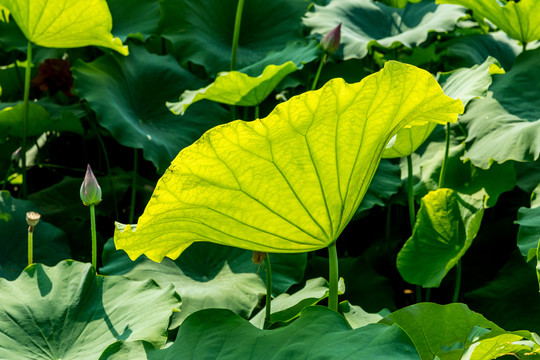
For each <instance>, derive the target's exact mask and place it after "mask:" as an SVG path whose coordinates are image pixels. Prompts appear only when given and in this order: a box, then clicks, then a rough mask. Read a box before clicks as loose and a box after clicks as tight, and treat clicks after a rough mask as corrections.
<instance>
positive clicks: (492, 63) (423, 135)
mask: <svg viewBox="0 0 540 360" xmlns="http://www.w3.org/2000/svg"><path fill="white" fill-rule="evenodd" d="M496 62H497V60H496V59H495V58H492V57H489V58H488V59H487V60H486V61H484V63H483V64H481V65H475V66H473V67H471V68H461V69H457V70H454V71H450V72H447V73H439V74H438V79H437V80H438V81H439V84H441V87H442V89H443V91H444V93H445V94H446V95H448V96H450V97H451V98H453V99H460V100H461V101H462V102H463V106H467V104H468V103H469V102H470V101H471V100H472V99H473V98H476V97H484V96H486V94H487V91H488V88H489V86H490V85H491V82H492V78H491V75H493V74H500V73H504V71H503V70H501V68H500V67H499V66H498V65H497V64H496ZM436 126H437V124H435V123H427V124H420V125H410V126H407V127H404V128H403V129H401V130H399V131H398V133H397V134H396V138H395V141H394V143H393V145H392V146H391V147H389V148H386V149H384V153H383V158H394V157H405V156H409V155H411V154H412V153H413V152H415V151H416V149H418V147H419V146H420V145H422V144H423V143H424V141H426V139H427V138H428V137H429V135H431V133H432V132H433V130H435V127H436Z"/></svg>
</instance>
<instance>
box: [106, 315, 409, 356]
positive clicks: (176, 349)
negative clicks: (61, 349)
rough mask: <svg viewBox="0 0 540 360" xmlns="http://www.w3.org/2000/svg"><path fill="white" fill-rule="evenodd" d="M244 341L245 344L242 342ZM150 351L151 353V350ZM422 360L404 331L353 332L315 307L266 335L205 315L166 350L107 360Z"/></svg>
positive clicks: (228, 318) (119, 349)
mask: <svg viewBox="0 0 540 360" xmlns="http://www.w3.org/2000/svg"><path fill="white" fill-rule="evenodd" d="M239 339H241V341H239ZM145 348H146V350H145ZM299 357H300V358H306V359H336V360H337V359H348V358H356V359H373V360H383V359H402V360H409V359H411V360H412V359H418V353H417V352H416V350H415V349H414V346H413V345H412V344H411V342H410V340H409V339H408V338H407V336H406V335H405V334H404V333H403V331H402V330H401V329H400V328H399V327H398V326H387V325H382V324H371V325H368V326H364V327H362V328H358V329H354V330H351V327H350V326H349V324H347V321H346V320H345V319H344V318H343V317H342V316H341V315H339V314H337V313H336V312H333V311H331V310H329V309H327V308H324V307H319V306H315V307H309V308H307V309H306V310H304V312H303V313H302V315H301V316H300V318H299V319H298V320H296V321H295V322H294V323H292V324H291V325H289V326H287V327H284V328H280V329H276V330H261V329H258V328H256V327H254V326H253V325H251V324H250V323H249V322H247V320H244V319H242V318H240V317H239V316H238V315H236V314H234V313H232V312H230V311H227V310H204V311H200V312H198V313H195V314H193V315H191V316H190V317H189V318H188V319H187V320H186V321H185V322H184V323H183V324H182V326H181V327H180V329H179V331H178V336H177V340H176V341H175V342H174V344H173V345H172V346H170V347H169V348H167V349H163V350H154V349H150V348H149V347H148V346H145V345H144V344H142V343H140V342H139V343H128V342H122V343H118V344H115V345H114V346H111V347H110V348H109V349H107V350H106V351H105V352H104V354H103V358H102V359H104V360H105V359H106V360H117V359H126V358H134V359H149V360H157V359H220V360H236V359H268V358H270V359H275V360H288V359H296V358H299Z"/></svg>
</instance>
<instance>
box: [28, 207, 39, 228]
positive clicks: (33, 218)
mask: <svg viewBox="0 0 540 360" xmlns="http://www.w3.org/2000/svg"><path fill="white" fill-rule="evenodd" d="M39 219H41V215H40V214H38V213H37V212H34V211H29V212H27V213H26V223H27V224H28V226H31V227H34V226H36V225H37V224H38V223H39Z"/></svg>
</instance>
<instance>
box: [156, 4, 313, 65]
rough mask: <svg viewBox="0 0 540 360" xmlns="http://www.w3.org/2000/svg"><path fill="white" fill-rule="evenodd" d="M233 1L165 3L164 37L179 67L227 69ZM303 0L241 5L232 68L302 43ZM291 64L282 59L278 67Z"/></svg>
mask: <svg viewBox="0 0 540 360" xmlns="http://www.w3.org/2000/svg"><path fill="white" fill-rule="evenodd" d="M237 4H238V1H237V0H206V1H199V0H184V1H176V0H163V1H161V6H162V14H163V17H162V19H161V22H160V28H161V33H162V35H163V37H165V38H167V39H169V40H171V41H172V43H173V47H174V52H175V56H176V57H177V58H178V59H179V60H180V61H181V63H182V64H184V63H187V62H188V61H189V62H193V63H196V64H199V65H202V66H204V68H205V69H206V71H207V72H208V74H210V75H215V74H216V73H218V72H220V71H225V70H229V69H230V61H231V60H230V59H231V46H232V38H233V32H234V22H235V17H236V6H237ZM308 5H309V2H307V1H303V0H275V1H265V0H250V1H246V2H245V3H244V9H243V13H242V25H241V28H240V38H239V45H238V55H237V64H236V69H241V68H243V67H246V66H249V65H251V64H253V63H256V62H258V61H260V60H262V59H263V58H265V57H266V55H267V54H268V53H269V52H271V51H281V50H283V48H284V47H285V46H286V45H287V43H289V42H292V41H296V40H303V37H302V22H301V17H302V16H303V15H304V13H305V12H306V10H307V8H308ZM288 60H289V59H284V61H282V62H280V64H282V63H283V62H285V61H288Z"/></svg>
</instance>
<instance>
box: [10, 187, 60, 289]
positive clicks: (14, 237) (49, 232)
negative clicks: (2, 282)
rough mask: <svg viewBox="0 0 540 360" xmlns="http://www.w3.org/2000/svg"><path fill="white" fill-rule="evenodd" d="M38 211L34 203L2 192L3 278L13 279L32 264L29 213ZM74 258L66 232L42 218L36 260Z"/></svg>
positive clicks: (50, 262) (52, 262)
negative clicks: (29, 254) (30, 260)
mask: <svg viewBox="0 0 540 360" xmlns="http://www.w3.org/2000/svg"><path fill="white" fill-rule="evenodd" d="M37 210H38V209H37V207H36V205H34V204H33V203H32V202H30V201H27V200H19V199H15V198H13V197H12V196H11V195H10V193H9V192H8V191H0V234H1V235H0V238H1V241H0V277H2V278H6V279H8V280H13V279H15V278H16V277H17V276H19V274H20V273H21V271H22V270H23V269H24V268H25V267H26V266H27V265H28V257H27V256H28V255H27V254H28V252H27V249H28V245H27V238H28V224H27V223H26V213H27V212H28V211H37ZM70 257H71V254H70V250H69V245H68V241H67V237H66V234H65V233H64V232H63V231H62V230H60V229H58V228H57V227H55V226H53V225H51V224H50V223H49V222H48V219H47V217H45V216H44V217H42V219H41V221H40V222H39V224H38V225H37V226H36V229H35V231H34V261H35V262H40V263H44V264H47V265H56V263H58V261H60V260H64V259H68V258H70Z"/></svg>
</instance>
